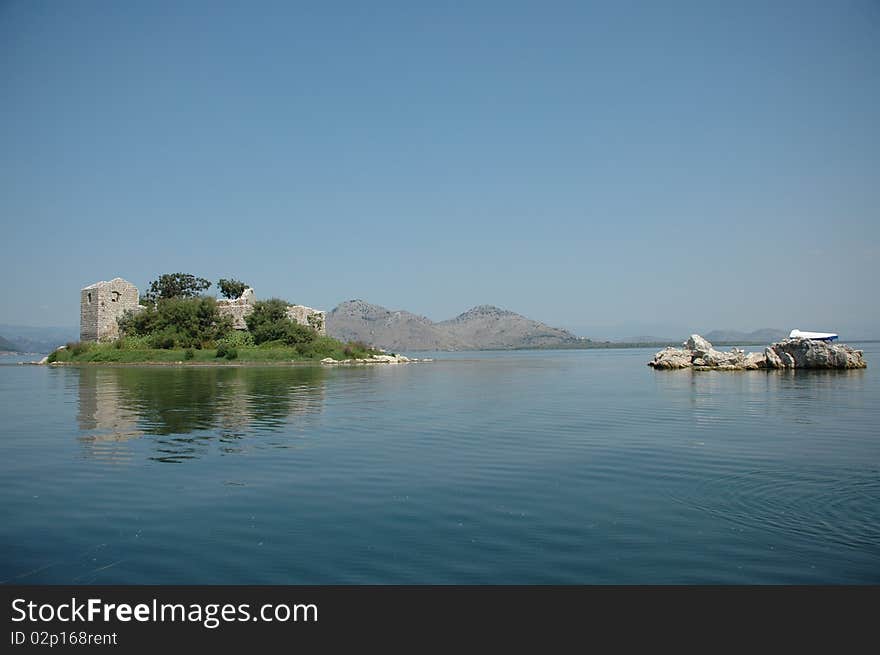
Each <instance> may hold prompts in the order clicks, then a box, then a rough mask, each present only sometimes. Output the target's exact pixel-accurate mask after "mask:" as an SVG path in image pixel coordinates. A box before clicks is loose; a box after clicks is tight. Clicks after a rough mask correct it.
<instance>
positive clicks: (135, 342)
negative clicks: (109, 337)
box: [116, 336, 150, 350]
mask: <svg viewBox="0 0 880 655" xmlns="http://www.w3.org/2000/svg"><path fill="white" fill-rule="evenodd" d="M149 342H150V337H148V336H138V337H136V336H130V337H120V338H119V339H118V340H117V341H116V347H117V348H119V349H120V350H143V349H144V348H149V347H150V343H149Z"/></svg>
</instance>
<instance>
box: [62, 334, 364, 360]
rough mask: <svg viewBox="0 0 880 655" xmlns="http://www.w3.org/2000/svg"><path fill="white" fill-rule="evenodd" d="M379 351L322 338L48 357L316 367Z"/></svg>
mask: <svg viewBox="0 0 880 655" xmlns="http://www.w3.org/2000/svg"><path fill="white" fill-rule="evenodd" d="M377 352H378V351H375V350H372V349H369V348H365V347H363V346H361V345H360V344H358V345H353V344H343V343H341V342H339V341H336V340H335V339H330V338H328V337H319V338H318V339H315V341H313V342H310V343H308V344H305V345H302V346H296V347H294V346H287V345H284V344H281V343H277V342H272V343H268V344H263V345H260V346H236V347H223V346H221V347H219V348H200V349H195V348H169V349H164V348H163V349H159V348H144V347H130V345H127V344H126V343H125V341H124V340H123V341H117V342H112V343H70V344H68V345H67V346H65V347H64V348H59V349H58V350H56V351H54V352H53V353H51V354H50V355H49V360H48V361H49V363H60V364H177V363H184V364H248V363H266V364H269V363H284V362H301V363H309V362H312V363H317V362H319V361H320V360H322V359H324V358H325V357H332V358H333V359H337V360H342V359H354V358H365V357H370V356H371V355H373V354H376V353H377Z"/></svg>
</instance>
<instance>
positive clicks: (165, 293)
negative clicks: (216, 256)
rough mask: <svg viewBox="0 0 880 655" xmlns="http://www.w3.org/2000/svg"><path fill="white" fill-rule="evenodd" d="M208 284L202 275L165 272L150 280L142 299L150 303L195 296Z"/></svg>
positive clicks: (209, 284)
mask: <svg viewBox="0 0 880 655" xmlns="http://www.w3.org/2000/svg"><path fill="white" fill-rule="evenodd" d="M210 286H211V283H210V282H209V281H208V280H206V279H205V278H203V277H196V276H195V275H190V274H189V273H165V274H164V275H160V276H159V279H157V280H153V281H152V282H150V287H149V289H147V292H146V293H145V294H144V298H143V300H144V301H145V304H147V305H150V304H153V303H155V302H157V301H159V300H169V299H171V298H195V297H197V296H198V295H199V294H201V293H202V291H205V290H206V289H207V288H208V287H210Z"/></svg>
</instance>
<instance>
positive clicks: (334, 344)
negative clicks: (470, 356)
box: [48, 273, 377, 364]
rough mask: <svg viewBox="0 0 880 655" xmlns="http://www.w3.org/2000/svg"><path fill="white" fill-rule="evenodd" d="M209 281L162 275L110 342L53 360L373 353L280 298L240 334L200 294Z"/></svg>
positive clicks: (262, 304) (231, 287)
mask: <svg viewBox="0 0 880 655" xmlns="http://www.w3.org/2000/svg"><path fill="white" fill-rule="evenodd" d="M208 286H210V283H209V282H208V281H207V280H205V279H204V278H197V277H195V276H193V275H189V274H188V273H173V274H167V275H162V276H160V277H159V279H158V280H156V281H154V282H152V283H151V285H150V292H149V294H148V295H149V301H148V302H147V304H145V305H144V306H143V308H142V309H140V311H138V312H127V313H126V314H125V315H124V316H122V317H121V318H120V319H119V321H118V323H119V331H120V333H121V334H122V335H123V336H122V337H121V338H119V339H117V340H116V341H113V342H109V343H69V344H67V346H66V347H65V348H61V349H58V350H56V351H55V352H53V353H51V354H50V355H49V360H48V361H49V362H50V363H51V362H59V363H166V362H167V363H174V362H187V363H195V364H198V363H226V362H246V363H249V362H264V363H271V362H291V361H314V360H321V359H324V358H325V357H332V358H333V359H362V358H365V357H369V356H370V355H373V354H376V353H377V351H375V350H372V349H371V348H369V347H368V346H367V345H366V344H364V343H361V342H352V343H348V344H345V343H342V342H341V341H337V340H336V339H332V338H330V337H327V336H321V335H319V334H318V332H317V331H316V330H315V329H313V328H312V327H309V326H306V325H301V324H299V323H297V322H296V321H293V320H291V319H290V318H288V316H287V307H288V303H287V302H285V301H284V300H281V299H279V298H272V299H270V300H262V301H258V302H256V303H255V304H254V310H253V312H252V313H251V314H250V315H248V316H247V317H245V323H246V324H247V327H248V329H247V330H235V329H233V327H232V319H231V318H230V317H229V316H222V315H221V314H220V311H219V310H218V307H217V301H216V300H215V299H214V298H213V297H210V296H202V295H198V293H199V291H203V290H204V289H206V288H207V287H208ZM218 286H219V287H220V289H221V291H222V292H223V293H224V295H230V294H232V295H234V296H235V297H239V296H240V295H241V293H242V291H243V290H244V289H245V288H246V285H245V284H244V283H243V282H239V281H237V280H226V279H222V280H220V281H219V282H218Z"/></svg>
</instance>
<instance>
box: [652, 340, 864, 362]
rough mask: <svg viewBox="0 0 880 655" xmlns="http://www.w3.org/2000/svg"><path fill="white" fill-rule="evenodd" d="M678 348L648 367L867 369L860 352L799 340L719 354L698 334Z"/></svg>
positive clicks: (660, 354)
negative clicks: (749, 350)
mask: <svg viewBox="0 0 880 655" xmlns="http://www.w3.org/2000/svg"><path fill="white" fill-rule="evenodd" d="M682 346H683V347H682V348H673V347H669V348H664V349H663V350H661V351H659V352H658V353H657V354H655V355H654V359H652V360H651V361H650V362H648V366H650V367H652V368H654V369H657V370H675V369H683V368H690V369H694V370H712V371H752V370H760V369H774V370H775V369H797V368H809V369H852V368H866V367H867V366H868V365H867V363H866V362H865V360H864V358H863V356H862V351H861V350H855V349H854V348H851V347H849V346H847V345H844V344H832V343H826V342H824V341H815V340H813V339H804V338H801V337H798V338H793V339H783V340H782V341H777V342H776V343H772V344H770V345H769V346H767V347H766V348H764V352H762V353H747V352H745V351H744V350H740V349H739V348H732V349H731V350H729V351H728V352H721V351H719V350H715V348H714V347H713V346H712V344H711V343H709V342H708V341H707V340H706V339H704V338H703V337H701V336H700V335H698V334H692V335H691V336H690V338H688V340H687V341H685V342H684V343H683V344H682Z"/></svg>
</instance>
